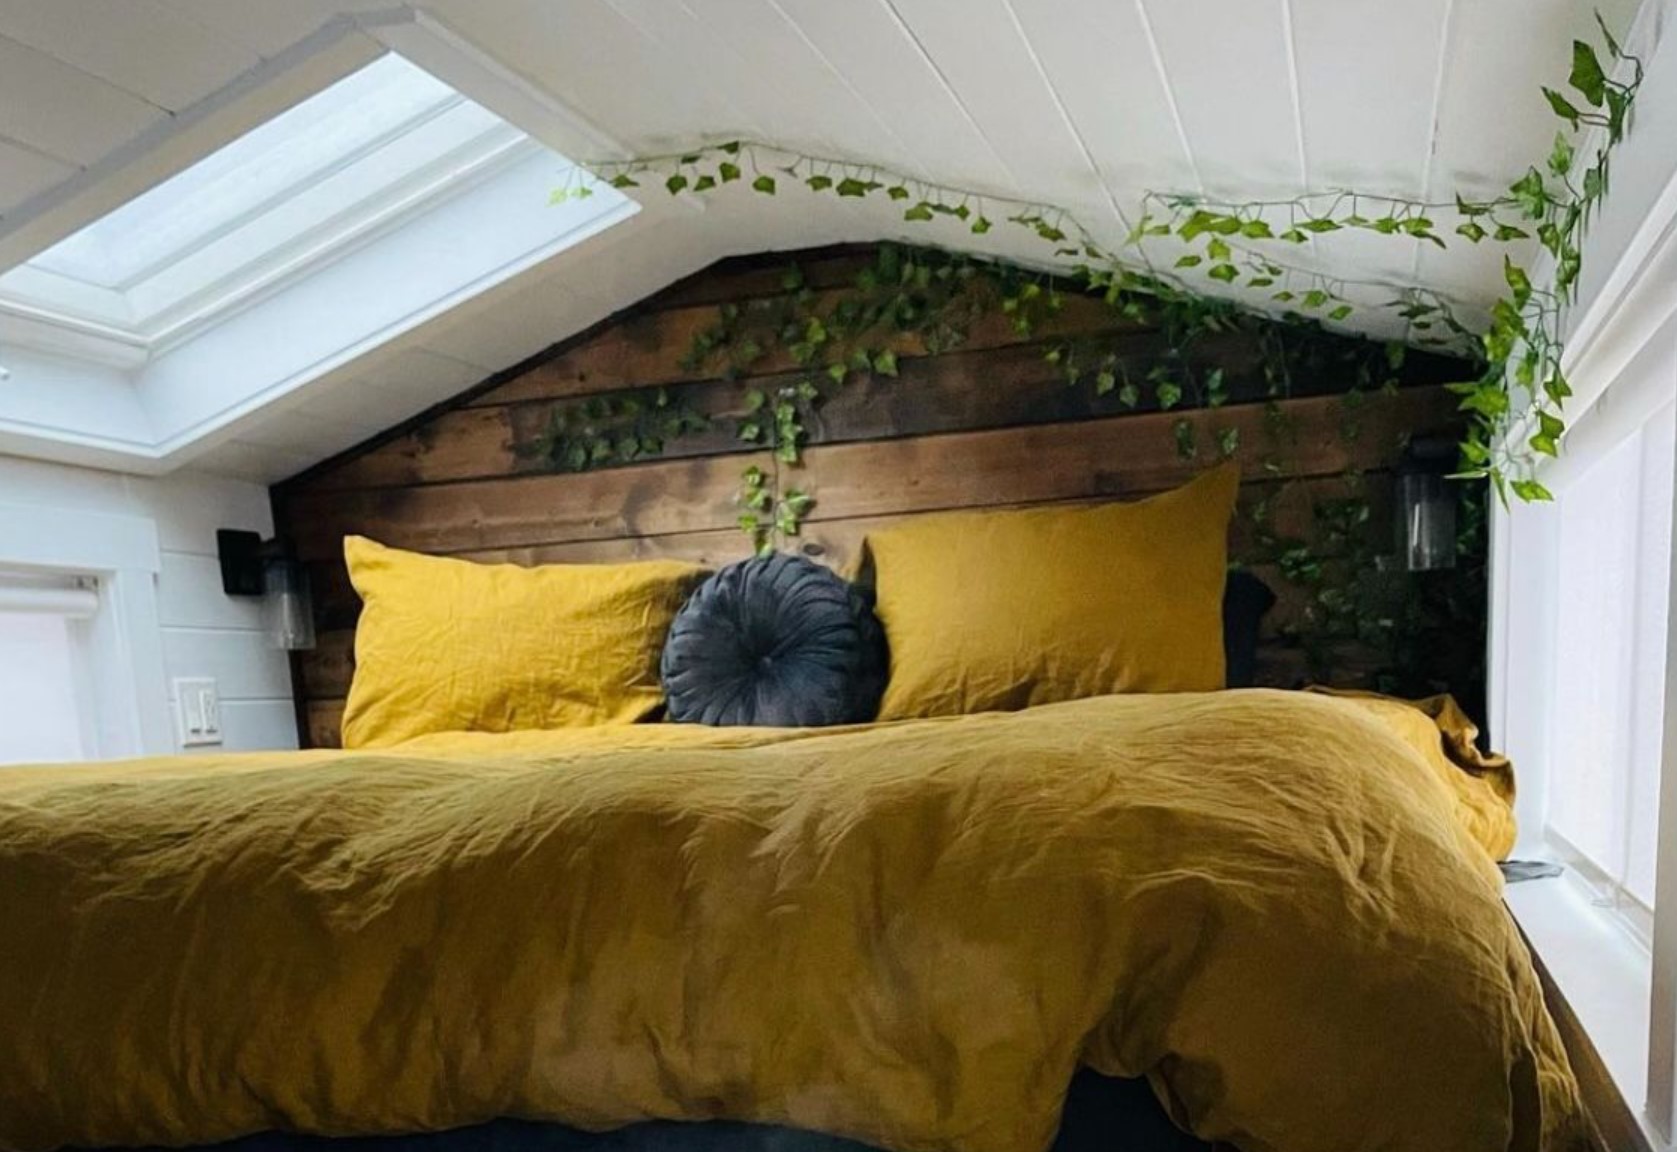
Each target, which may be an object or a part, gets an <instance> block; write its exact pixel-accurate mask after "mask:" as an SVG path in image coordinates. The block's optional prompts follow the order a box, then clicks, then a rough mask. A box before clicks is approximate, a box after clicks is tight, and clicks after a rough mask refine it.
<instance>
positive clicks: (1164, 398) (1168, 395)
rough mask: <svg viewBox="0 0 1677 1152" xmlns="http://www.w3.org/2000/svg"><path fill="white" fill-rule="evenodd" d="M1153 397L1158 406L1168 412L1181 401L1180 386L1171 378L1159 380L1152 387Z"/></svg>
mask: <svg viewBox="0 0 1677 1152" xmlns="http://www.w3.org/2000/svg"><path fill="white" fill-rule="evenodd" d="M1153 398H1154V399H1155V400H1157V401H1158V402H1159V407H1160V408H1162V409H1164V410H1165V411H1166V412H1169V411H1170V410H1171V409H1172V408H1174V407H1176V406H1177V405H1178V404H1180V403H1181V402H1182V386H1181V385H1180V384H1177V383H1176V382H1175V381H1173V380H1161V381H1159V383H1158V384H1157V385H1156V386H1155V387H1154V389H1153Z"/></svg>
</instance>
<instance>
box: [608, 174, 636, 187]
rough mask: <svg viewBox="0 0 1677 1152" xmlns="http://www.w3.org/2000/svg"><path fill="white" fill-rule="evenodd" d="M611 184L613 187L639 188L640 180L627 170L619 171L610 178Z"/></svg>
mask: <svg viewBox="0 0 1677 1152" xmlns="http://www.w3.org/2000/svg"><path fill="white" fill-rule="evenodd" d="M611 186H612V187H613V188H639V187H640V181H638V180H636V179H635V178H634V177H633V176H631V175H629V174H628V173H627V172H619V173H618V174H617V175H615V176H613V177H612V178H611Z"/></svg>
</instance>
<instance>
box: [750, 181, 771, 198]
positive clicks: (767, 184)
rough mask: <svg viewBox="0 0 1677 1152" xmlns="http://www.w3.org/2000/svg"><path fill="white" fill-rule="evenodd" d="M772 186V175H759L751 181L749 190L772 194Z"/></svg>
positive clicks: (767, 194) (766, 194)
mask: <svg viewBox="0 0 1677 1152" xmlns="http://www.w3.org/2000/svg"><path fill="white" fill-rule="evenodd" d="M774 187H775V186H774V177H773V176H759V177H757V179H755V180H753V181H752V182H751V190H752V191H753V192H761V193H762V194H763V195H765V196H773V195H774Z"/></svg>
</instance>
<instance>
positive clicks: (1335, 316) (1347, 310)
mask: <svg viewBox="0 0 1677 1152" xmlns="http://www.w3.org/2000/svg"><path fill="white" fill-rule="evenodd" d="M1350 315H1351V305H1349V304H1341V305H1340V306H1339V307H1338V308H1335V309H1334V310H1333V311H1332V312H1329V313H1328V319H1329V320H1344V319H1345V318H1346V317H1348V316H1350Z"/></svg>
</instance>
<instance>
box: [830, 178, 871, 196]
mask: <svg viewBox="0 0 1677 1152" xmlns="http://www.w3.org/2000/svg"><path fill="white" fill-rule="evenodd" d="M878 187H879V185H878V184H877V183H875V182H874V181H871V180H858V179H856V178H855V177H854V176H846V177H845V178H844V179H843V180H840V181H839V182H838V189H837V191H838V194H839V195H840V196H851V197H856V196H866V195H867V194H868V193H869V192H872V191H873V190H874V189H875V188H878Z"/></svg>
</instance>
